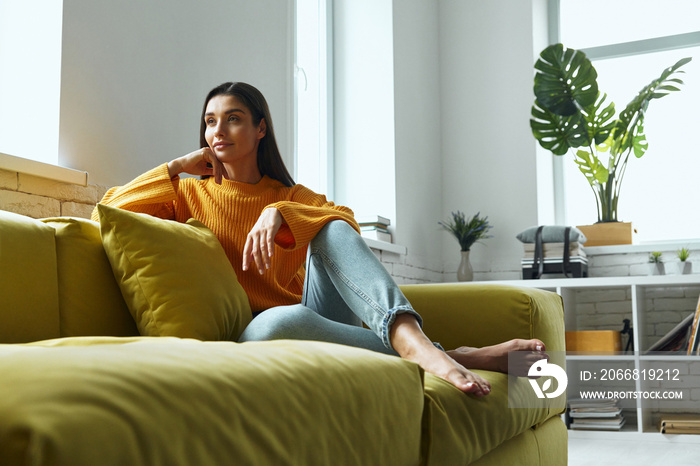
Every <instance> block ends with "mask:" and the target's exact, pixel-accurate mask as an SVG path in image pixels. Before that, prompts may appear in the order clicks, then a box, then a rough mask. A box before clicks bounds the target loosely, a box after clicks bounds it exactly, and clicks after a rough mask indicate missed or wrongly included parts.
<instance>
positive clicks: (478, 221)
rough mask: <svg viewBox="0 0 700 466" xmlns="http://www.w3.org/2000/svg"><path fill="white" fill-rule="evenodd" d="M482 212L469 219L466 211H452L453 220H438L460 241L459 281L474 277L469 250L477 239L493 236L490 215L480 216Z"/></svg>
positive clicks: (469, 279)
mask: <svg viewBox="0 0 700 466" xmlns="http://www.w3.org/2000/svg"><path fill="white" fill-rule="evenodd" d="M480 214H481V212H477V214H476V215H474V216H473V217H472V218H470V219H468V220H467V218H466V216H465V215H464V213H462V212H460V211H459V210H458V211H457V212H452V220H451V221H448V222H438V224H439V225H440V226H441V227H442V228H443V229H444V230H446V231H449V232H450V233H452V234H453V235H454V237H455V238H456V239H457V241H458V242H459V245H460V248H461V250H462V260H461V262H460V265H459V268H458V269H457V279H458V280H459V281H471V280H472V279H473V278H474V273H473V271H472V267H471V264H470V263H469V251H470V250H471V247H472V246H473V245H474V243H476V242H477V241H479V240H481V239H486V238H491V235H489V234H488V232H489V230H490V229H491V228H492V226H491V225H490V224H489V221H488V217H480V216H479V215H480Z"/></svg>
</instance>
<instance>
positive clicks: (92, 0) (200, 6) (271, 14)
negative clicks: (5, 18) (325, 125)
mask: <svg viewBox="0 0 700 466" xmlns="http://www.w3.org/2000/svg"><path fill="white" fill-rule="evenodd" d="M63 3H64V12H63V21H64V23H63V63H62V76H61V123H60V136H59V164H60V165H63V166H67V167H70V168H75V169H79V170H86V171H88V172H89V174H90V182H91V183H95V184H101V185H106V186H112V185H118V184H123V183H125V182H127V181H129V180H130V179H132V178H134V177H135V176H137V175H139V174H140V173H143V172H144V171H146V170H149V169H150V168H152V167H154V166H156V165H158V164H160V163H163V162H167V161H169V160H171V159H173V158H175V157H178V156H180V155H183V154H186V153H188V152H190V151H192V150H194V149H196V148H198V147H199V119H200V114H201V109H202V104H203V101H204V97H205V96H206V93H207V92H208V91H209V90H210V89H211V88H213V87H214V86H216V85H218V84H221V83H222V82H225V81H245V82H249V83H250V84H253V85H254V86H256V87H258V89H260V90H261V91H262V93H263V94H264V95H265V97H266V98H267V101H268V104H269V105H270V110H271V112H272V116H273V119H274V125H275V132H276V136H277V138H278V143H279V145H280V150H281V151H282V154H283V156H284V157H285V162H286V163H287V164H288V167H289V169H290V171H291V170H292V169H293V165H292V162H293V137H292V136H293V135H292V112H293V109H292V104H293V97H292V96H293V94H292V90H293V83H292V63H293V61H292V59H293V40H292V39H293V36H292V27H293V14H294V11H293V2H291V1H289V0H256V1H248V0H199V1H197V2H193V1H189V0H150V1H143V0H120V1H118V2H115V1H107V0H64V2H63Z"/></svg>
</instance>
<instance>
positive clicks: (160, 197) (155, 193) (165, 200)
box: [92, 164, 179, 221]
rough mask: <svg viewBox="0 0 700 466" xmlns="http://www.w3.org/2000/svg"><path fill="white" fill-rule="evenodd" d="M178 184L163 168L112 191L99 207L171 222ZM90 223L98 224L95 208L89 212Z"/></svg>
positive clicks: (164, 165)
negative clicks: (141, 214)
mask: <svg viewBox="0 0 700 466" xmlns="http://www.w3.org/2000/svg"><path fill="white" fill-rule="evenodd" d="M178 184H179V177H175V178H173V179H170V175H169V173H168V164H163V165H160V166H158V167H156V168H154V169H153V170H150V171H148V172H146V173H144V174H143V175H141V176H139V177H138V178H136V179H134V180H133V181H131V182H129V183H128V184H126V185H124V186H117V187H114V188H111V189H110V190H108V191H107V193H106V194H105V195H104V197H103V198H102V200H101V201H100V204H105V205H109V206H112V207H117V208H120V209H124V210H129V211H131V212H138V213H144V214H149V215H153V216H155V217H159V218H163V219H168V220H173V219H174V217H175V214H174V207H173V203H174V201H175V199H176V197H177V191H176V190H177V186H178ZM92 220H94V221H99V215H98V213H97V208H95V210H93V212H92Z"/></svg>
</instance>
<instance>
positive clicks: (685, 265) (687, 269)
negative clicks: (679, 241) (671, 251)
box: [676, 248, 693, 274]
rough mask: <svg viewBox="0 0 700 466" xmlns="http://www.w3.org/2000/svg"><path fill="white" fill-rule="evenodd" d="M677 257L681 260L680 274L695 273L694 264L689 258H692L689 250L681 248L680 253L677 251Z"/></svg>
mask: <svg viewBox="0 0 700 466" xmlns="http://www.w3.org/2000/svg"><path fill="white" fill-rule="evenodd" d="M676 255H677V256H678V259H679V260H680V262H678V273H679V274H691V273H693V263H692V262H689V261H688V257H689V256H690V251H689V250H688V248H680V249H679V250H678V251H676Z"/></svg>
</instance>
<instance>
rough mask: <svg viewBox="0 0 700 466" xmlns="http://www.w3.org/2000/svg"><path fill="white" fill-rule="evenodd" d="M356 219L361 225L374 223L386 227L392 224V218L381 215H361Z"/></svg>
mask: <svg viewBox="0 0 700 466" xmlns="http://www.w3.org/2000/svg"><path fill="white" fill-rule="evenodd" d="M355 221H356V222H357V223H358V224H359V225H360V226H362V225H374V226H377V225H378V226H384V228H386V227H388V226H389V225H391V220H390V219H388V218H386V217H382V216H381V215H359V216H357V217H355Z"/></svg>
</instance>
